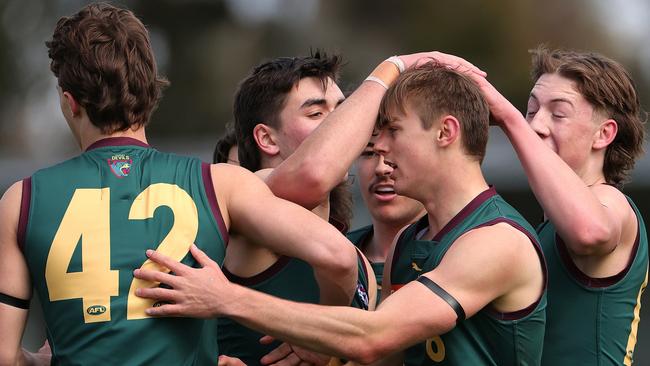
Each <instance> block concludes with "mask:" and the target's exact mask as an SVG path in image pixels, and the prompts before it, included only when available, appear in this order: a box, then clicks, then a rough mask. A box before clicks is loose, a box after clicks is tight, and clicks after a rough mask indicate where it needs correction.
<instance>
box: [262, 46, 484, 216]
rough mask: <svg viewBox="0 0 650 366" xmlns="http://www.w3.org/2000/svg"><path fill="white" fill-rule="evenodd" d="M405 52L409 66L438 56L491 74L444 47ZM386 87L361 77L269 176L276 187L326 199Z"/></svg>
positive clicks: (308, 199)
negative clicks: (339, 102)
mask: <svg viewBox="0 0 650 366" xmlns="http://www.w3.org/2000/svg"><path fill="white" fill-rule="evenodd" d="M399 57H400V59H401V60H402V61H403V62H404V65H405V67H406V68H409V67H412V66H414V65H416V64H417V63H418V62H422V61H424V60H431V59H436V60H438V61H439V62H441V63H444V64H446V65H449V66H450V67H462V68H463V69H467V70H472V71H473V72H478V73H479V74H480V75H485V73H483V72H482V71H480V70H478V69H477V68H476V67H474V66H473V65H471V64H470V63H468V62H467V61H465V60H463V59H461V58H459V57H456V56H452V55H446V54H444V53H440V52H422V53H416V54H411V55H404V56H399ZM391 67H394V66H391ZM395 72H396V75H397V74H398V72H399V71H398V70H397V68H396V67H395ZM387 82H388V81H387ZM391 82H392V80H391ZM385 92H386V89H384V87H383V86H381V85H379V84H378V83H376V82H373V81H365V82H363V83H361V85H360V86H359V88H357V90H355V91H354V93H352V95H350V96H349V97H348V98H347V99H346V100H345V101H344V102H343V103H342V104H341V105H340V106H339V107H338V108H336V109H335V110H334V111H333V112H332V113H330V114H329V115H328V116H327V118H326V119H325V121H323V123H322V124H321V125H320V126H319V127H318V128H317V129H316V130H315V131H314V132H312V133H311V134H310V135H309V136H308V137H307V139H305V141H303V143H302V144H301V145H300V146H299V147H298V149H297V150H296V151H295V152H294V153H293V154H292V155H291V156H290V157H288V158H287V159H286V160H285V161H283V162H282V164H280V165H279V166H278V167H277V168H276V169H275V170H274V171H273V173H272V174H271V175H270V176H269V177H268V178H267V184H268V185H269V187H271V191H273V193H274V194H275V195H276V196H278V197H282V198H284V199H287V200H289V201H292V202H295V203H297V204H299V205H301V206H303V207H306V208H308V209H312V208H314V207H316V206H317V205H318V204H319V203H320V202H323V201H324V200H325V199H326V198H327V195H328V194H329V192H330V191H331V190H332V189H333V188H334V187H335V186H336V185H337V184H339V183H340V182H341V179H342V178H343V176H344V175H345V173H346V172H347V171H348V169H349V168H350V166H352V163H353V162H354V160H355V159H356V158H357V157H358V156H359V154H361V152H362V151H363V149H364V148H365V146H366V144H367V142H368V140H369V139H370V135H371V134H372V130H373V128H374V126H375V122H376V120H377V114H378V111H379V104H380V102H381V99H382V98H383V96H384V94H385Z"/></svg>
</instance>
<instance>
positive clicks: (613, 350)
mask: <svg viewBox="0 0 650 366" xmlns="http://www.w3.org/2000/svg"><path fill="white" fill-rule="evenodd" d="M532 54H533V71H532V76H533V80H534V82H535V85H534V86H533V89H532V91H531V93H530V97H529V99H528V108H527V112H526V116H525V118H524V117H523V116H522V115H521V113H520V112H519V111H518V110H517V109H516V108H515V107H514V106H512V104H510V102H508V101H507V100H506V99H505V98H504V97H503V96H501V94H499V92H498V91H497V90H496V89H494V87H493V86H492V85H490V84H489V83H488V82H487V81H486V80H485V79H484V78H480V77H476V78H475V80H476V82H477V83H478V85H479V86H480V87H481V89H482V91H483V93H484V95H485V96H486V99H487V100H488V102H489V104H490V109H491V111H492V115H493V116H494V119H495V121H496V122H497V123H498V124H499V126H500V127H501V128H502V129H503V130H504V131H505V133H506V135H507V136H508V137H509V139H510V141H511V142H512V145H513V147H514V149H515V151H516V153H517V155H518V156H519V159H520V160H521V162H522V165H523V167H524V170H525V171H526V174H527V176H528V182H529V183H530V186H531V188H532V190H533V193H534V194H535V196H536V197H537V200H538V202H539V203H540V204H541V206H542V208H543V209H544V214H545V217H546V221H545V222H544V223H543V224H542V225H541V226H540V227H539V228H538V232H539V237H540V240H541V243H542V246H543V248H544V254H545V256H546V260H547V262H548V267H549V284H548V308H547V329H546V337H545V341H544V356H543V359H542V363H543V364H544V365H597V364H605V363H607V364H617V365H621V364H625V365H631V364H632V361H633V352H634V346H635V345H636V338H637V330H638V326H639V308H640V307H641V294H642V293H643V290H644V289H645V287H646V285H647V281H648V237H647V233H646V228H645V224H644V222H643V218H642V216H641V214H640V213H639V210H638V209H637V208H636V206H635V205H634V203H633V202H632V200H631V199H630V198H629V197H627V196H625V195H624V194H623V193H622V192H621V191H620V189H621V186H622V184H623V183H624V182H625V180H626V179H627V178H628V176H629V173H630V171H631V169H632V168H633V167H634V162H635V161H636V159H637V158H639V157H640V156H641V154H642V153H643V139H644V132H645V131H644V126H643V121H642V117H641V109H640V105H639V98H638V95H637V92H636V90H635V87H634V82H633V81H632V79H631V78H630V76H629V74H628V73H627V72H626V71H625V69H624V68H623V66H621V65H620V64H619V63H617V62H616V61H613V60H611V59H609V58H607V57H605V56H602V55H600V54H596V53H587V52H575V51H551V50H548V49H546V48H544V47H540V48H538V49H535V50H533V51H532ZM569 332H571V333H576V332H577V333H579V334H580V336H579V337H567V336H566V334H568V333H569Z"/></svg>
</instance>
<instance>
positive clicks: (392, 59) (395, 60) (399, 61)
mask: <svg viewBox="0 0 650 366" xmlns="http://www.w3.org/2000/svg"><path fill="white" fill-rule="evenodd" d="M386 61H388V62H390V63H392V64H393V65H395V66H397V69H398V70H399V72H400V73H403V72H404V70H406V65H404V61H402V59H401V58H399V57H397V56H391V57H389V58H387V59H386Z"/></svg>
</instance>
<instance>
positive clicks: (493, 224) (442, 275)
mask: <svg viewBox="0 0 650 366" xmlns="http://www.w3.org/2000/svg"><path fill="white" fill-rule="evenodd" d="M424 57H435V58H436V59H439V60H441V61H444V62H445V63H446V64H448V65H449V64H450V66H438V65H436V64H425V65H420V66H417V64H419V63H421V61H420V60H421V59H422V58H424ZM400 60H401V61H402V62H404V64H405V65H403V66H406V68H408V67H411V66H413V65H415V66H416V67H415V68H414V69H412V70H407V71H406V72H405V73H403V74H402V75H401V76H399V77H397V74H398V72H397V69H396V68H393V66H391V65H390V63H382V64H381V65H380V66H379V67H378V68H377V69H376V70H375V71H374V72H373V73H372V74H371V76H370V77H369V78H368V79H367V81H366V82H364V83H363V84H364V85H362V86H361V87H360V88H359V89H358V90H357V91H356V92H355V94H356V93H359V94H357V96H359V95H363V96H364V97H366V98H365V100H366V103H369V104H370V106H367V105H366V107H367V108H372V107H373V102H377V104H374V108H377V107H378V101H377V100H376V99H374V98H372V99H369V98H370V96H373V97H377V96H381V95H383V94H384V93H387V94H386V96H385V97H384V98H383V102H382V108H381V113H380V117H379V121H380V124H379V135H378V136H377V139H376V140H375V141H374V144H375V145H374V150H375V151H376V152H377V153H379V154H381V155H382V156H383V157H384V159H385V162H386V165H387V167H388V168H389V169H387V170H386V174H388V175H390V176H391V178H392V179H394V181H395V185H394V187H395V192H396V193H398V194H404V195H406V196H409V197H412V198H415V199H417V200H418V201H420V202H422V203H423V205H424V207H425V208H426V209H427V213H428V215H427V216H426V217H425V218H423V219H422V220H420V221H419V222H418V223H416V224H414V225H412V226H410V227H409V228H408V229H407V230H406V231H404V232H403V235H402V236H401V238H400V240H399V241H398V244H397V248H398V249H396V252H395V253H394V254H393V258H394V261H393V262H392V263H391V262H389V263H391V264H392V270H391V268H387V271H386V273H390V278H387V279H385V281H389V282H388V283H389V284H393V285H394V286H397V285H401V288H400V289H399V290H398V291H396V292H395V293H394V294H392V295H391V296H389V297H388V298H386V299H385V300H384V301H383V302H382V304H381V305H380V306H379V308H378V309H377V310H376V311H374V312H364V311H360V310H358V309H354V308H350V307H324V306H319V305H312V304H300V303H295V302H290V301H286V300H281V299H278V298H274V297H271V296H268V295H265V294H262V293H259V292H256V291H251V290H250V289H248V288H245V287H242V286H238V285H236V284H233V283H230V282H228V281H227V279H226V278H225V277H224V276H223V274H222V273H221V272H220V269H219V267H218V266H217V265H216V263H214V262H212V261H210V260H209V258H207V257H206V256H204V255H202V254H200V253H199V252H198V251H197V254H199V257H198V260H199V261H200V262H201V263H202V265H203V266H204V267H203V269H201V270H196V269H192V268H188V267H187V266H183V265H180V264H176V263H172V262H171V261H169V260H168V259H167V258H166V257H165V256H164V255H160V254H159V253H153V254H152V256H151V258H152V259H153V260H154V261H156V262H159V263H162V264H164V265H170V266H172V267H173V269H174V272H175V273H176V275H175V276H174V275H169V274H163V273H157V272H152V271H147V270H139V271H136V274H135V275H136V277H138V278H144V279H149V280H152V279H155V280H156V281H161V282H163V283H167V284H171V286H172V287H173V288H171V289H146V288H143V289H139V290H138V291H137V294H138V296H143V297H145V298H157V299H164V300H166V301H171V302H173V304H165V305H162V306H160V307H157V308H150V309H148V310H147V313H148V314H151V315H155V316H176V315H181V314H183V315H188V316H196V317H205V318H210V317H214V316H221V315H223V316H228V317H232V318H233V319H235V320H237V321H239V322H242V323H243V324H246V325H248V326H251V327H253V328H255V329H258V330H260V331H262V332H265V333H268V334H270V335H273V336H276V337H278V338H280V339H283V340H285V341H288V342H291V343H294V344H298V345H301V346H304V347H308V348H311V349H315V350H316V351H319V352H323V353H326V354H334V355H338V356H343V357H345V358H347V359H350V360H354V361H358V362H361V363H370V362H373V361H375V360H378V359H381V358H385V357H388V356H389V355H393V354H395V353H396V352H399V351H401V350H403V349H406V348H409V347H411V346H414V345H416V346H414V348H411V349H410V350H409V352H408V353H407V357H406V361H407V364H408V365H411V364H416V365H418V364H433V363H434V362H443V363H446V364H453V365H465V364H493V365H497V364H498V365H511V364H537V363H539V361H540V359H541V352H542V342H543V336H544V323H545V322H544V320H545V316H544V308H545V304H546V296H545V282H546V276H545V264H544V259H543V257H542V253H541V248H540V247H539V246H538V245H537V240H536V235H535V232H534V230H533V228H532V227H530V225H528V224H527V223H526V222H525V220H524V219H523V218H522V217H521V216H520V215H519V214H518V213H517V212H516V211H515V210H514V209H513V208H512V207H510V206H509V205H508V204H507V203H505V202H504V201H503V199H501V198H500V197H499V196H498V195H497V194H496V193H495V191H494V189H493V188H490V187H488V185H487V183H486V182H485V180H484V178H483V175H482V173H481V169H480V163H481V160H482V158H483V154H484V153H485V145H486V142H487V131H488V107H487V105H486V103H485V101H484V100H483V98H482V96H481V94H480V91H479V90H478V88H477V87H476V86H475V85H474V83H473V82H472V81H471V80H470V79H469V78H468V77H466V76H464V75H462V74H461V73H459V72H458V71H456V70H453V68H455V66H456V65H461V66H462V69H463V70H464V69H465V67H471V66H468V65H467V64H466V63H460V62H459V61H458V60H457V59H456V58H453V57H450V56H448V55H443V54H439V53H433V54H424V55H423V54H416V55H412V56H400ZM404 60H406V61H404ZM391 63H392V62H391ZM471 72H478V71H474V69H472V71H471ZM480 75H483V74H482V73H480ZM395 78H397V81H396V82H395V85H392V86H390V88H389V89H388V91H387V92H386V91H385V89H383V87H385V86H389V85H390V84H392V82H393V81H394V80H395ZM355 94H353V95H352V96H351V97H350V99H349V100H348V101H346V102H345V103H344V104H343V105H342V106H341V107H339V108H341V109H342V110H343V111H344V112H345V111H347V112H350V109H343V107H345V105H346V103H349V102H350V100H353V101H358V100H357V99H356V98H354V96H355ZM353 98H354V99H353ZM352 105H354V104H352ZM334 113H336V114H337V117H339V118H341V116H342V115H344V113H343V112H341V110H339V111H335V112H334ZM334 113H333V114H332V116H334ZM375 113H376V112H375ZM329 122H330V121H328V122H327V123H329ZM323 126H325V124H323ZM319 131H320V129H319V130H317V131H316V132H314V133H317V132H319ZM310 137H311V136H310ZM356 143H357V144H358V143H359V142H358V141H357V142H356ZM364 145H365V143H364V144H363V145H361V148H363V146H364ZM356 146H357V145H355V147H356ZM409 281H410V282H409ZM387 288H388V287H387V286H384V292H386V291H387ZM223 294H228V295H229V298H228V300H223ZM426 339H430V341H426V342H425V340H426ZM418 342H424V343H418Z"/></svg>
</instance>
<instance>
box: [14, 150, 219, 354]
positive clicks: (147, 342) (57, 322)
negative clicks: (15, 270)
mask: <svg viewBox="0 0 650 366" xmlns="http://www.w3.org/2000/svg"><path fill="white" fill-rule="evenodd" d="M23 187H24V192H23V193H24V194H23V205H24V206H23V210H22V213H23V214H24V215H25V216H26V217H27V219H26V221H25V222H24V225H25V230H24V232H25V236H24V241H23V253H24V255H25V258H26V260H27V263H28V266H29V271H30V274H31V278H32V281H33V285H34V287H35V289H36V292H37V293H38V295H39V298H40V300H41V303H42V308H43V313H44V317H45V321H46V324H47V335H48V340H49V342H50V346H51V348H52V360H53V361H52V364H54V365H56V364H61V365H89V364H96V363H97V362H100V363H106V362H108V363H111V364H115V365H120V364H121V365H126V364H129V365H155V364H158V365H162V364H166V365H196V364H199V365H203V364H209V363H210V364H212V363H215V362H216V359H217V357H218V348H217V344H216V334H214V332H215V329H216V327H215V323H216V322H215V321H204V320H199V319H190V318H149V317H147V316H146V315H145V314H144V309H145V308H147V307H150V306H155V305H157V304H154V303H153V302H152V301H149V300H146V299H141V298H138V297H137V296H135V294H134V290H135V289H136V288H138V287H145V286H148V287H151V286H154V285H155V284H152V283H149V282H145V281H141V280H137V279H134V277H133V270H135V269H136V268H140V267H141V266H143V264H144V266H145V267H150V268H154V266H153V265H152V264H153V263H151V262H148V261H147V257H146V255H145V251H146V250H147V249H157V250H158V251H160V252H161V253H163V254H166V255H167V256H170V257H172V258H174V259H176V260H179V261H182V262H183V263H185V264H187V265H190V266H197V263H196V261H195V260H194V259H193V258H192V255H191V254H190V255H188V253H189V248H190V245H191V244H192V243H196V245H197V246H198V247H199V248H201V249H202V250H204V251H205V252H206V253H207V254H208V255H209V256H210V257H211V258H212V259H214V260H215V261H217V262H219V263H222V262H223V258H224V251H225V241H226V240H227V236H226V235H227V232H226V231H225V226H224V225H223V220H222V218H221V216H220V213H219V208H218V205H217V202H216V196H215V194H214V189H213V186H212V178H211V175H210V166H209V165H208V164H203V163H201V161H199V160H198V159H195V158H187V157H181V156H177V155H173V154H167V153H161V152H159V151H157V150H155V149H153V148H151V147H149V146H148V145H146V144H144V143H142V142H141V141H139V140H135V139H130V138H109V139H104V140H100V141H98V142H96V143H95V144H93V145H91V146H90V147H89V148H88V149H87V150H86V151H85V152H84V153H83V154H81V155H79V156H77V157H75V158H73V159H71V160H68V161H65V162H63V163H60V164H58V165H55V166H53V167H50V168H46V169H43V170H40V171H38V172H36V173H35V174H34V175H33V176H32V177H31V179H30V181H29V183H24V184H23ZM27 205H29V206H27ZM27 209H28V211H27ZM19 226H20V225H19Z"/></svg>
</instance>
